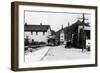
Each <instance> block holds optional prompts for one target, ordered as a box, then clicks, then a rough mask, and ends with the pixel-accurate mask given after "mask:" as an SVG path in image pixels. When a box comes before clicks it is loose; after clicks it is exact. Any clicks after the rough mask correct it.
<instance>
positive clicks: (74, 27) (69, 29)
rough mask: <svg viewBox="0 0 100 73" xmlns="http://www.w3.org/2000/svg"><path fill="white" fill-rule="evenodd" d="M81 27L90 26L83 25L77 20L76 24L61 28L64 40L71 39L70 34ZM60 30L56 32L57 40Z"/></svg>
mask: <svg viewBox="0 0 100 73" xmlns="http://www.w3.org/2000/svg"><path fill="white" fill-rule="evenodd" d="M83 25H84V26H88V27H90V25H89V24H88V23H85V24H83V23H82V22H81V21H79V20H78V21H77V22H75V23H74V24H72V25H71V26H69V27H65V28H63V30H64V34H65V39H67V38H70V37H71V34H72V33H74V32H75V31H76V30H78V26H83ZM61 30H62V29H60V30H58V31H57V32H56V36H57V37H58V38H60V33H61Z"/></svg>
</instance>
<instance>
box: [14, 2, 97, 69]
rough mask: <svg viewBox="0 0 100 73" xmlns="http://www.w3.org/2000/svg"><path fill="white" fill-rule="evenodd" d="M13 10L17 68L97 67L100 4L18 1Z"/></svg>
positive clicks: (15, 65) (15, 63) (15, 64)
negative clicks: (97, 5) (99, 9)
mask: <svg viewBox="0 0 100 73" xmlns="http://www.w3.org/2000/svg"><path fill="white" fill-rule="evenodd" d="M12 7H14V6H13V4H12ZM12 12H13V13H12V20H13V21H12V37H13V38H12V39H13V40H14V41H12V44H13V45H14V46H12V66H13V67H15V68H17V69H16V70H39V69H49V68H50V69H57V68H74V67H89V66H97V7H95V6H81V5H66V4H49V3H30V2H29V3H27V2H15V9H13V10H12Z"/></svg>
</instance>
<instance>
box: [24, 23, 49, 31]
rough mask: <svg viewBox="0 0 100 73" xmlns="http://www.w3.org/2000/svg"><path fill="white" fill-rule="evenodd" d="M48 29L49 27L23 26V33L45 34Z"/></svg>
mask: <svg viewBox="0 0 100 73" xmlns="http://www.w3.org/2000/svg"><path fill="white" fill-rule="evenodd" d="M49 28H50V25H32V24H31V25H29V24H28V25H24V31H41V32H46V31H47V30H48V29H49Z"/></svg>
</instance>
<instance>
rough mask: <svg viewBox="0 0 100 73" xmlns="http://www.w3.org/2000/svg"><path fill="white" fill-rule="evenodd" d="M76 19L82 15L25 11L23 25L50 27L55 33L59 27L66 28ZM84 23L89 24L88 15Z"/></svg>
mask: <svg viewBox="0 0 100 73" xmlns="http://www.w3.org/2000/svg"><path fill="white" fill-rule="evenodd" d="M78 18H82V14H77V13H76V14H75V13H74V14H73V13H55V12H34V11H25V23H27V24H33V25H40V23H42V25H50V27H51V29H52V30H54V31H57V30H59V29H61V26H62V25H63V27H67V26H68V23H69V24H70V25H72V24H73V23H75V22H76V21H77V20H78ZM85 18H88V19H89V20H86V22H90V14H89V15H87V14H86V15H85Z"/></svg>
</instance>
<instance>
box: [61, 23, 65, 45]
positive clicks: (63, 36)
mask: <svg viewBox="0 0 100 73" xmlns="http://www.w3.org/2000/svg"><path fill="white" fill-rule="evenodd" d="M64 41H65V34H64V30H63V25H62V29H61V32H60V42H61V44H64Z"/></svg>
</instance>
